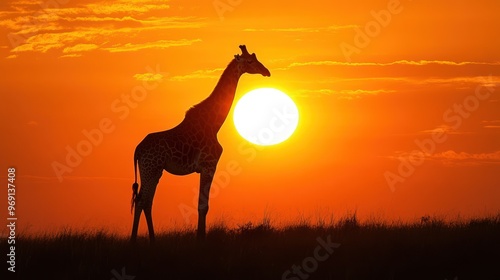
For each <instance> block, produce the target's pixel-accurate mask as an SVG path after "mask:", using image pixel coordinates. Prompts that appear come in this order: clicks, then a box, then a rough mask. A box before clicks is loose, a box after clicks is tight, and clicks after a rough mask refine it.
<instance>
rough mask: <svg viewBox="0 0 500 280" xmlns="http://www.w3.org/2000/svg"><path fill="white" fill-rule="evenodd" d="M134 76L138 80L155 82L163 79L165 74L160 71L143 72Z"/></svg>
mask: <svg viewBox="0 0 500 280" xmlns="http://www.w3.org/2000/svg"><path fill="white" fill-rule="evenodd" d="M134 78H135V79H136V80H138V81H146V82H154V81H160V80H162V79H163V78H164V76H163V75H162V74H160V73H143V74H135V75H134Z"/></svg>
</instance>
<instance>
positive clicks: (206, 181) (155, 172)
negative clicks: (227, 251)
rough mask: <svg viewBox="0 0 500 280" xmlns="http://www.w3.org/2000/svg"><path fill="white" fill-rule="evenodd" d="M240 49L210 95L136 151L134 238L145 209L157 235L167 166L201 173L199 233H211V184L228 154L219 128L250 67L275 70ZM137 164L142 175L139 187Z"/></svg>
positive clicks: (151, 233) (200, 235)
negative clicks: (155, 214) (158, 198)
mask: <svg viewBox="0 0 500 280" xmlns="http://www.w3.org/2000/svg"><path fill="white" fill-rule="evenodd" d="M240 49H241V52H242V53H241V55H239V54H237V55H235V56H234V59H233V60H232V61H231V62H230V63H229V65H228V66H227V67H226V69H225V70H224V72H223V73H222V76H221V77H220V79H219V82H218V83H217V85H216V86H215V89H214V90H213V92H212V94H210V96H208V98H206V99H205V100H203V101H202V102H200V103H199V104H197V105H195V106H193V107H191V108H190V109H189V110H188V111H187V112H186V115H185V117H184V120H183V121H182V122H181V123H180V124H179V125H177V126H176V127H174V128H172V129H170V130H166V131H161V132H155V133H150V134H148V135H147V136H146V137H145V138H144V139H143V140H142V141H141V142H140V143H139V145H137V147H136V149H135V153H134V171H135V182H134V184H133V185H132V208H131V210H135V212H134V222H133V226H132V235H131V240H132V241H135V240H136V238H137V230H138V227H139V220H140V217H141V213H142V211H144V216H145V217H146V222H147V225H148V232H149V238H150V240H151V241H154V237H155V236H154V229H153V218H152V216H151V210H152V205H153V198H154V195H155V191H156V187H157V185H158V182H159V180H160V177H161V175H162V172H163V170H166V171H167V172H169V173H171V174H174V175H187V174H191V173H194V172H196V173H200V190H199V197H198V229H197V237H198V238H199V239H203V238H204V237H205V227H206V216H207V213H208V199H209V193H210V186H211V184H212V180H213V177H214V174H215V170H216V168H217V162H218V161H219V158H220V156H221V154H222V146H221V144H220V143H219V141H218V140H217V133H218V131H219V129H220V128H221V126H222V124H223V123H224V121H225V120H226V117H227V115H228V113H229V110H230V109H231V105H232V103H233V100H234V95H235V92H236V87H237V85H238V80H239V78H240V76H241V75H242V74H244V73H249V74H261V75H263V76H265V77H269V76H271V73H270V72H269V70H268V69H267V68H266V67H265V66H264V65H262V63H260V62H259V61H258V60H257V56H256V55H255V53H252V54H249V53H248V51H247V49H246V46H244V45H241V46H240ZM137 165H139V173H140V177H141V188H140V190H139V192H138V189H139V184H137ZM134 206H135V208H134Z"/></svg>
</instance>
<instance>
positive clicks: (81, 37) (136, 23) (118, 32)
mask: <svg viewBox="0 0 500 280" xmlns="http://www.w3.org/2000/svg"><path fill="white" fill-rule="evenodd" d="M35 2H36V1H16V2H13V3H11V4H10V9H9V11H8V12H9V13H2V16H1V17H0V27H3V28H5V29H6V30H7V32H8V34H7V38H8V40H9V43H10V44H9V46H8V47H9V48H10V52H11V54H10V55H9V58H17V57H18V56H19V55H20V54H25V53H33V52H37V53H48V52H49V51H56V54H57V52H59V55H60V56H62V57H75V56H81V55H82V54H84V53H87V52H90V51H95V50H104V51H108V52H130V51H140V50H144V49H150V48H159V49H162V48H167V47H174V46H186V45H190V44H192V43H194V42H199V41H200V39H198V38H171V39H163V40H160V41H149V40H147V39H143V41H138V40H140V38H146V36H142V34H143V33H144V32H151V31H161V30H166V29H190V28H198V27H202V26H204V25H205V23H206V20H205V19H204V18H197V17H179V16H162V17H160V16H158V14H161V13H165V12H166V10H168V9H169V8H170V6H169V5H168V4H166V2H165V1H160V0H139V1H132V2H130V1H125V0H120V1H111V2H98V3H89V4H84V5H78V6H71V5H72V4H73V3H64V4H58V5H55V6H51V5H49V6H50V7H46V8H44V5H40V3H36V5H34V4H33V3H35ZM42 4H43V3H42ZM73 5H74V4H73ZM130 38H134V40H135V41H134V42H130V41H129V40H130ZM127 41H129V43H124V42H127ZM4 47H7V46H4Z"/></svg>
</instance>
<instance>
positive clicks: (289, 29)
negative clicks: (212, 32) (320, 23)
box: [243, 25, 358, 33]
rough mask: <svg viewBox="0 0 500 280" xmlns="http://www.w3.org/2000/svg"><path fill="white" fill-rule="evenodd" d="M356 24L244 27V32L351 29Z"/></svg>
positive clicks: (308, 31) (307, 31)
mask: <svg viewBox="0 0 500 280" xmlns="http://www.w3.org/2000/svg"><path fill="white" fill-rule="evenodd" d="M355 27H358V26H357V25H331V26H327V27H294V28H245V29H243V31H245V32H306V33H310V32H325V31H326V32H328V31H337V30H342V29H352V28H355Z"/></svg>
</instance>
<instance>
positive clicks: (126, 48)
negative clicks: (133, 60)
mask: <svg viewBox="0 0 500 280" xmlns="http://www.w3.org/2000/svg"><path fill="white" fill-rule="evenodd" d="M196 42H201V39H193V40H187V39H181V40H159V41H155V42H147V43H141V44H132V43H127V44H121V45H116V46H113V47H109V48H103V50H106V51H109V52H132V51H138V50H144V49H166V48H170V47H179V46H189V45H192V44H194V43H196Z"/></svg>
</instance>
